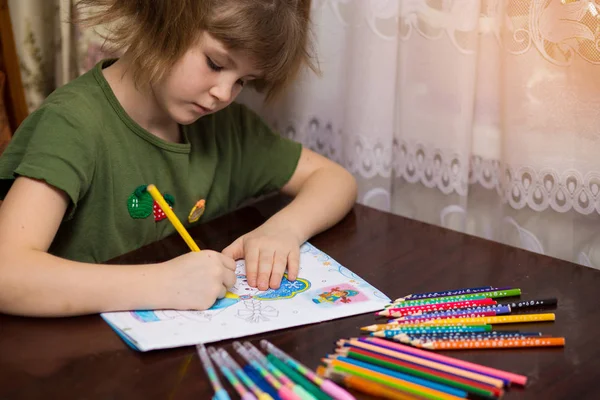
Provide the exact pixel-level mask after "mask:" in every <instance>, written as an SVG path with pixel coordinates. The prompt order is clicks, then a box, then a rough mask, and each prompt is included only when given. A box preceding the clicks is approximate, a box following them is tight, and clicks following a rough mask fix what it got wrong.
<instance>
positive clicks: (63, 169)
mask: <svg viewBox="0 0 600 400" xmlns="http://www.w3.org/2000/svg"><path fill="white" fill-rule="evenodd" d="M88 124H89V123H88ZM86 133H88V135H86ZM94 148H95V146H94V141H93V138H91V137H90V135H89V129H86V128H85V126H84V124H82V123H80V122H79V121H78V118H77V117H76V116H74V115H70V114H69V113H66V112H61V110H56V109H54V108H53V107H52V106H43V107H42V108H40V109H38V110H36V111H35V112H34V113H33V114H31V115H30V116H29V117H28V118H26V119H25V121H23V123H22V124H21V126H20V127H19V129H18V130H17V132H16V133H15V135H14V137H13V139H12V140H11V142H10V144H9V146H8V147H7V149H6V150H5V152H4V153H3V154H2V156H1V157H0V198H2V199H4V197H5V196H6V194H7V193H8V191H9V189H10V187H11V185H12V183H13V182H14V180H15V179H16V178H17V177H18V176H25V177H28V178H33V179H39V180H43V181H45V182H46V183H48V184H49V185H51V186H53V187H55V188H57V189H60V190H62V191H64V192H65V193H66V194H67V195H68V196H69V198H70V200H71V203H72V204H71V207H70V209H69V212H68V215H67V219H69V218H70V217H72V215H73V213H74V211H75V209H76V207H77V204H78V202H79V201H80V200H81V199H82V197H83V196H84V195H85V193H86V191H87V189H88V188H89V186H90V183H91V180H92V177H93V173H94V162H95V149H94Z"/></svg>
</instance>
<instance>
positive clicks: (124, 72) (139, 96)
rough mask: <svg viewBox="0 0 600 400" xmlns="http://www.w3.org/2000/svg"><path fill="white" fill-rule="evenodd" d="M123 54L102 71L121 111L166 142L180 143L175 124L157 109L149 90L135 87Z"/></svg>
mask: <svg viewBox="0 0 600 400" xmlns="http://www.w3.org/2000/svg"><path fill="white" fill-rule="evenodd" d="M128 66H129V61H128V59H127V55H125V56H123V57H122V58H120V59H119V60H117V61H116V62H115V63H114V64H112V65H110V66H109V67H108V68H105V69H103V70H102V73H103V74H104V78H105V79H106V81H107V82H108V84H109V85H110V87H111V89H112V91H113V93H114V94H115V97H116V98H117V100H119V103H120V104H121V107H123V109H124V110H125V112H126V113H127V114H128V115H129V116H130V117H131V119H133V120H134V121H135V122H136V123H137V124H138V125H140V126H141V127H142V128H144V129H145V130H147V131H148V132H150V133H151V134H153V135H154V136H156V137H158V138H160V139H163V140H165V141H168V142H174V143H181V140H182V135H181V131H180V129H179V125H178V124H177V123H176V122H175V121H173V120H172V119H171V118H170V117H169V115H168V114H167V112H166V111H165V110H164V109H163V108H162V107H161V106H160V104H159V103H158V101H157V100H156V96H155V95H154V92H153V91H152V89H151V88H150V87H148V86H147V87H145V88H144V89H141V88H140V87H139V86H138V87H136V85H135V83H134V80H133V76H132V75H131V73H130V69H129V68H128Z"/></svg>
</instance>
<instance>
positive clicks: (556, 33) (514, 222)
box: [9, 0, 600, 268]
mask: <svg viewBox="0 0 600 400" xmlns="http://www.w3.org/2000/svg"><path fill="white" fill-rule="evenodd" d="M71 2H72V0H9V4H10V7H11V14H12V15H13V23H14V25H15V31H16V32H15V34H16V38H17V41H18V43H17V46H18V48H19V54H20V56H21V60H22V65H23V77H24V80H25V82H26V84H27V98H28V101H29V103H30V106H31V107H32V108H35V107H36V106H37V104H39V102H40V101H41V100H43V98H44V97H45V96H46V95H47V94H48V93H49V92H50V91H51V90H52V89H53V88H54V87H56V85H59V84H62V83H63V82H66V81H68V80H69V79H72V78H73V77H74V76H76V75H77V74H79V73H81V72H83V71H86V70H88V69H89V68H90V67H91V66H92V65H94V64H95V62H96V61H97V60H99V59H100V58H102V57H104V56H105V54H103V52H102V41H101V39H100V38H99V37H98V35H97V34H95V33H94V32H80V31H76V30H74V29H73V28H71V27H70V26H69V25H68V24H61V23H60V22H61V21H64V20H66V16H69V15H70V12H71ZM599 3H600V2H597V1H593V0H313V23H314V25H313V34H314V37H315V39H316V43H317V54H318V59H319V63H320V67H321V70H322V76H321V77H316V76H313V75H311V74H308V73H307V74H305V75H304V76H302V78H301V79H300V80H299V81H298V82H297V84H296V85H295V87H294V88H292V90H291V91H290V92H289V93H288V95H287V96H286V97H285V98H283V99H281V100H280V101H278V102H277V104H275V105H273V106H270V107H268V108H267V107H265V106H263V105H262V103H261V98H260V96H257V95H255V94H253V93H251V92H246V93H244V95H243V98H242V101H244V102H246V103H247V104H249V105H250V106H252V107H253V108H254V109H256V110H257V111H258V112H259V113H261V114H262V115H263V116H264V117H265V118H266V119H267V120H268V121H269V122H270V123H271V124H272V125H273V126H274V127H275V128H277V129H279V130H280V131H281V132H282V133H283V134H285V135H287V136H289V137H291V138H294V139H296V140H299V141H301V142H303V143H304V144H305V145H307V146H308V147H310V148H312V149H314V150H316V151H318V152H320V153H322V154H324V155H326V156H327V157H330V158H331V159H334V160H336V161H338V162H340V163H341V164H343V165H344V166H345V167H347V168H348V169H349V170H350V171H351V172H352V173H353V174H354V175H355V176H356V177H357V179H358V181H359V186H360V193H359V202H361V203H363V204H366V205H369V206H372V207H376V208H379V209H382V210H386V211H390V212H392V213H396V214H400V215H404V216H407V217H410V218H414V219H418V220H421V221H425V222H428V223H432V224H437V225H441V226H445V227H448V228H451V229H455V230H459V231H462V232H466V233H469V234H473V235H477V236H480V237H483V238H486V239H490V240H495V241H500V242H503V243H507V244H509V245H513V246H518V247H522V248H525V249H528V250H531V251H534V252H537V253H542V254H548V255H551V256H553V257H558V258H561V259H565V260H569V261H573V262H576V263H580V264H583V265H587V266H590V267H595V268H600V229H599V228H600V162H598V159H597V154H599V153H600V133H599V128H598V126H600V124H599V122H600V96H599V95H598V93H600V65H599V64H600V4H599ZM406 234H407V235H410V234H411V233H410V232H407V233H406Z"/></svg>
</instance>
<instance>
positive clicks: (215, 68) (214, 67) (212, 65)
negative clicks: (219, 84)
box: [206, 56, 223, 72]
mask: <svg viewBox="0 0 600 400" xmlns="http://www.w3.org/2000/svg"><path fill="white" fill-rule="evenodd" d="M206 64H207V65H208V67H209V68H210V69H212V70H213V71H215V72H219V71H221V70H222V69H223V67H221V66H219V65H217V64H215V62H214V61H213V60H211V59H210V57H208V56H207V57H206Z"/></svg>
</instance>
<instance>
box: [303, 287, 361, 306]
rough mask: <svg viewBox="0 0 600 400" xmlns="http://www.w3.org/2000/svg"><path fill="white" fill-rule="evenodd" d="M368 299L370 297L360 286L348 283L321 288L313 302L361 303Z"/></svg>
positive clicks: (334, 303)
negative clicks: (360, 289) (359, 288)
mask: <svg viewBox="0 0 600 400" xmlns="http://www.w3.org/2000/svg"><path fill="white" fill-rule="evenodd" d="M367 300H369V298H368V297H367V296H365V295H364V294H363V293H362V292H361V291H359V290H358V288H356V287H354V286H352V285H350V284H347V283H342V284H340V285H335V286H328V287H324V288H322V289H319V290H318V291H317V295H316V296H314V297H313V298H312V301H313V303H316V304H330V305H341V304H349V303H359V302H361V301H367Z"/></svg>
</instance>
